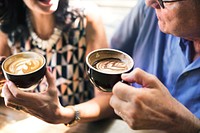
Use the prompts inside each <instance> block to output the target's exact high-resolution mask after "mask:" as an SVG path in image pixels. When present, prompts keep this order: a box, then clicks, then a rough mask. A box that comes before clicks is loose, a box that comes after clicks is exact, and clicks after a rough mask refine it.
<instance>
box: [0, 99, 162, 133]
mask: <svg viewBox="0 0 200 133" xmlns="http://www.w3.org/2000/svg"><path fill="white" fill-rule="evenodd" d="M0 133H155V131H134V130H132V129H130V128H129V126H128V125H127V124H126V123H125V122H124V121H122V120H111V119H109V120H102V121H98V122H92V123H80V124H78V125H76V126H74V127H71V128H69V127H66V126H65V125H64V124H58V125H54V124H49V123H46V122H44V121H42V120H40V119H37V118H35V117H33V116H30V115H28V114H26V113H24V112H21V111H15V110H12V109H9V108H7V107H5V106H4V102H3V99H2V98H0ZM158 133H161V132H158Z"/></svg>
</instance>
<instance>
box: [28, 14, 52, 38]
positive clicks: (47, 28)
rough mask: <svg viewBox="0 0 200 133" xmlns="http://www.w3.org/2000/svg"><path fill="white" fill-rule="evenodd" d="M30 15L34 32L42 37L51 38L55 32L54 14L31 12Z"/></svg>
mask: <svg viewBox="0 0 200 133" xmlns="http://www.w3.org/2000/svg"><path fill="white" fill-rule="evenodd" d="M29 15H30V21H31V24H32V27H33V30H34V32H35V33H36V34H37V35H38V36H39V37H40V38H41V39H44V40H47V39H49V37H50V36H51V35H52V34H53V31H54V27H55V23H54V16H53V14H50V15H44V14H37V13H34V12H31V13H30V14H29Z"/></svg>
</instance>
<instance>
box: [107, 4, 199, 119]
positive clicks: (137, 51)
mask: <svg viewBox="0 0 200 133" xmlns="http://www.w3.org/2000/svg"><path fill="white" fill-rule="evenodd" d="M138 4H139V6H136V7H134V8H133V9H132V11H131V12H130V13H129V15H128V16H127V17H126V18H125V19H124V21H123V22H122V24H121V25H120V27H119V28H118V30H117V31H116V33H115V34H114V35H113V38H112V40H111V47H112V48H115V49H120V50H122V51H125V52H126V53H128V54H129V55H131V56H132V57H133V60H134V63H135V66H134V67H135V68H136V67H139V68H141V69H143V70H145V71H146V72H149V73H151V74H154V75H156V76H157V77H158V78H159V80H160V81H161V82H162V83H163V84H164V85H165V86H166V87H167V88H168V90H169V91H170V93H171V94H172V96H173V97H175V98H176V99H177V100H178V101H180V102H181V103H182V104H183V105H185V106H186V107H187V108H188V109H189V110H190V111H191V112H192V113H193V114H195V115H196V116H197V117H198V118H200V58H198V59H196V60H195V61H193V62H192V59H191V53H192V49H193V48H192V45H191V44H192V42H189V41H187V40H184V39H182V38H180V37H176V36H173V35H169V34H165V33H163V32H161V31H160V29H159V27H158V23H157V22H158V20H157V17H156V14H155V10H154V9H153V8H150V7H146V6H145V4H144V1H140V2H139V3H138ZM135 86H137V85H135Z"/></svg>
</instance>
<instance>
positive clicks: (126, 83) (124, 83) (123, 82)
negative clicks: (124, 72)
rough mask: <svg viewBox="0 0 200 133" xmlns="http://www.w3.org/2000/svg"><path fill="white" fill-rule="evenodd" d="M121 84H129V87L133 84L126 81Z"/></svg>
mask: <svg viewBox="0 0 200 133" xmlns="http://www.w3.org/2000/svg"><path fill="white" fill-rule="evenodd" d="M121 82H122V83H124V84H127V85H131V83H129V82H127V81H124V80H122V81H121Z"/></svg>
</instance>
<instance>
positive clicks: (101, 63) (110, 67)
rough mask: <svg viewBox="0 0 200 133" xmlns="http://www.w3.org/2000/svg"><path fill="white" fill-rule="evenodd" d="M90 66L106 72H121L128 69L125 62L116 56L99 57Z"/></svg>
mask: <svg viewBox="0 0 200 133" xmlns="http://www.w3.org/2000/svg"><path fill="white" fill-rule="evenodd" d="M92 66H93V67H94V68H96V69H97V70H99V71H101V72H104V73H108V74H115V73H123V72H124V71H127V70H128V69H129V67H128V65H127V63H126V62H123V61H122V60H120V59H118V58H105V59H101V60H98V61H96V62H95V63H94V64H93V65H92Z"/></svg>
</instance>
